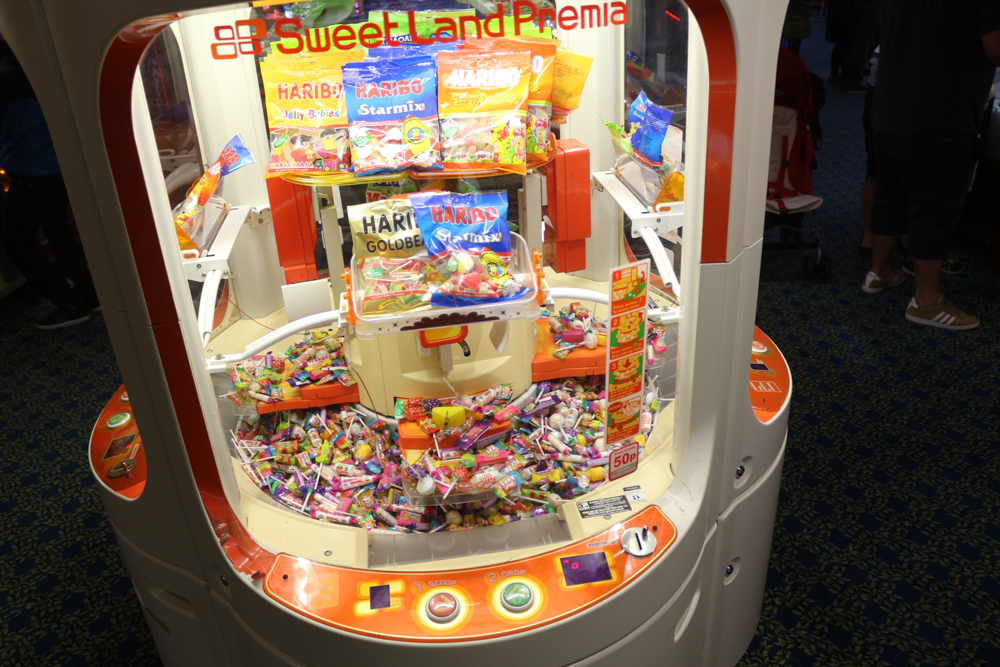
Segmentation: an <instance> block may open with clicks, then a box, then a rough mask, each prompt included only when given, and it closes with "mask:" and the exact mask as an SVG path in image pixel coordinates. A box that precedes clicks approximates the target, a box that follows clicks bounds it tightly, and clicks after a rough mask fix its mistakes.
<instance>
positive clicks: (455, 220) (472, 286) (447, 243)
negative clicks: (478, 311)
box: [410, 192, 528, 307]
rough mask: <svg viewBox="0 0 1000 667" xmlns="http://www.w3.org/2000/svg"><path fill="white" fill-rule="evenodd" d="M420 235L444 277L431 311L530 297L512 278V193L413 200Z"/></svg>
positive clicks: (435, 291) (436, 288)
mask: <svg viewBox="0 0 1000 667" xmlns="http://www.w3.org/2000/svg"><path fill="white" fill-rule="evenodd" d="M410 202H411V204H412V205H413V212H414V214H415V216H416V219H417V225H419V227H420V235H421V236H422V237H423V242H424V245H425V246H426V247H427V252H428V254H429V255H430V259H431V261H432V262H433V263H434V267H435V268H436V269H437V273H438V275H439V276H440V282H439V284H437V285H436V286H431V288H430V289H431V299H430V302H431V305H434V306H446V307H456V306H469V305H475V304H489V303H495V302H498V301H502V300H511V299H516V298H518V297H520V296H523V295H524V293H525V292H526V291H527V289H528V288H527V287H525V285H524V282H523V281H522V280H521V279H520V278H519V277H518V276H516V275H514V274H513V273H511V267H510V265H511V245H510V229H509V228H508V226H507V193H505V192H486V193H476V194H454V193H420V194H415V195H410Z"/></svg>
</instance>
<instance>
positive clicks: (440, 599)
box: [427, 593, 459, 623]
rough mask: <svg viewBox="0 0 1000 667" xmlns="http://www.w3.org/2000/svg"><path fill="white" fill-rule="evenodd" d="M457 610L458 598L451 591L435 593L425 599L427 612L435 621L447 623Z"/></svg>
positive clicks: (456, 613)
mask: <svg viewBox="0 0 1000 667" xmlns="http://www.w3.org/2000/svg"><path fill="white" fill-rule="evenodd" d="M458 612H459V608H458V600H457V599H456V598H455V596H454V595H452V594H451V593H437V594H436V595H434V596H432V597H431V599H430V600H428V601H427V614H428V615H429V616H430V618H431V620H432V621H435V622H437V623H447V622H448V621H450V620H452V619H453V618H455V617H456V616H458Z"/></svg>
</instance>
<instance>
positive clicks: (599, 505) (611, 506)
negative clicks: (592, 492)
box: [576, 496, 632, 519]
mask: <svg viewBox="0 0 1000 667" xmlns="http://www.w3.org/2000/svg"><path fill="white" fill-rule="evenodd" d="M576 507H577V509H578V510H580V516H582V517H583V518H584V519H592V518H594V517H595V516H606V515H609V514H622V513H624V512H631V511H632V506H631V505H630V504H629V502H628V498H626V497H625V496H612V497H610V498H601V499H600V500H585V501H582V502H578V503H577V504H576Z"/></svg>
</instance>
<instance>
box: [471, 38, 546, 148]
mask: <svg viewBox="0 0 1000 667" xmlns="http://www.w3.org/2000/svg"><path fill="white" fill-rule="evenodd" d="M558 44H559V42H558V40H546V39H540V38H536V39H532V40H527V39H511V38H489V37H485V38H483V37H467V38H466V40H465V48H466V49H469V50H481V51H528V52H529V53H530V54H531V79H530V80H529V81H528V130H527V151H528V155H529V156H530V155H545V154H547V153H548V150H549V142H550V137H551V136H552V80H553V76H554V69H555V61H556V49H557V47H558Z"/></svg>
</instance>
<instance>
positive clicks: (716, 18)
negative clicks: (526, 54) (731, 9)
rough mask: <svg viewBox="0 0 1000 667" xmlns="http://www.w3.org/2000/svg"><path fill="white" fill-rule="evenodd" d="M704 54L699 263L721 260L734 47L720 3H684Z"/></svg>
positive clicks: (733, 97)
mask: <svg viewBox="0 0 1000 667" xmlns="http://www.w3.org/2000/svg"><path fill="white" fill-rule="evenodd" d="M687 5H688V8H689V9H690V10H691V13H692V14H694V17H695V19H697V21H698V27H699V28H701V34H702V35H703V36H704V38H705V50H706V52H707V53H708V78H709V85H708V90H709V92H708V150H707V155H706V158H707V159H706V162H705V215H704V223H703V226H702V240H701V261H702V263H703V264H712V263H718V262H725V261H726V245H727V242H728V240H729V201H730V197H731V188H732V181H733V136H734V134H735V133H736V44H735V41H734V39H733V25H732V23H731V22H730V20H729V15H728V14H727V13H726V8H725V6H723V4H722V3H721V2H720V1H719V0H689V1H688V3H687Z"/></svg>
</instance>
